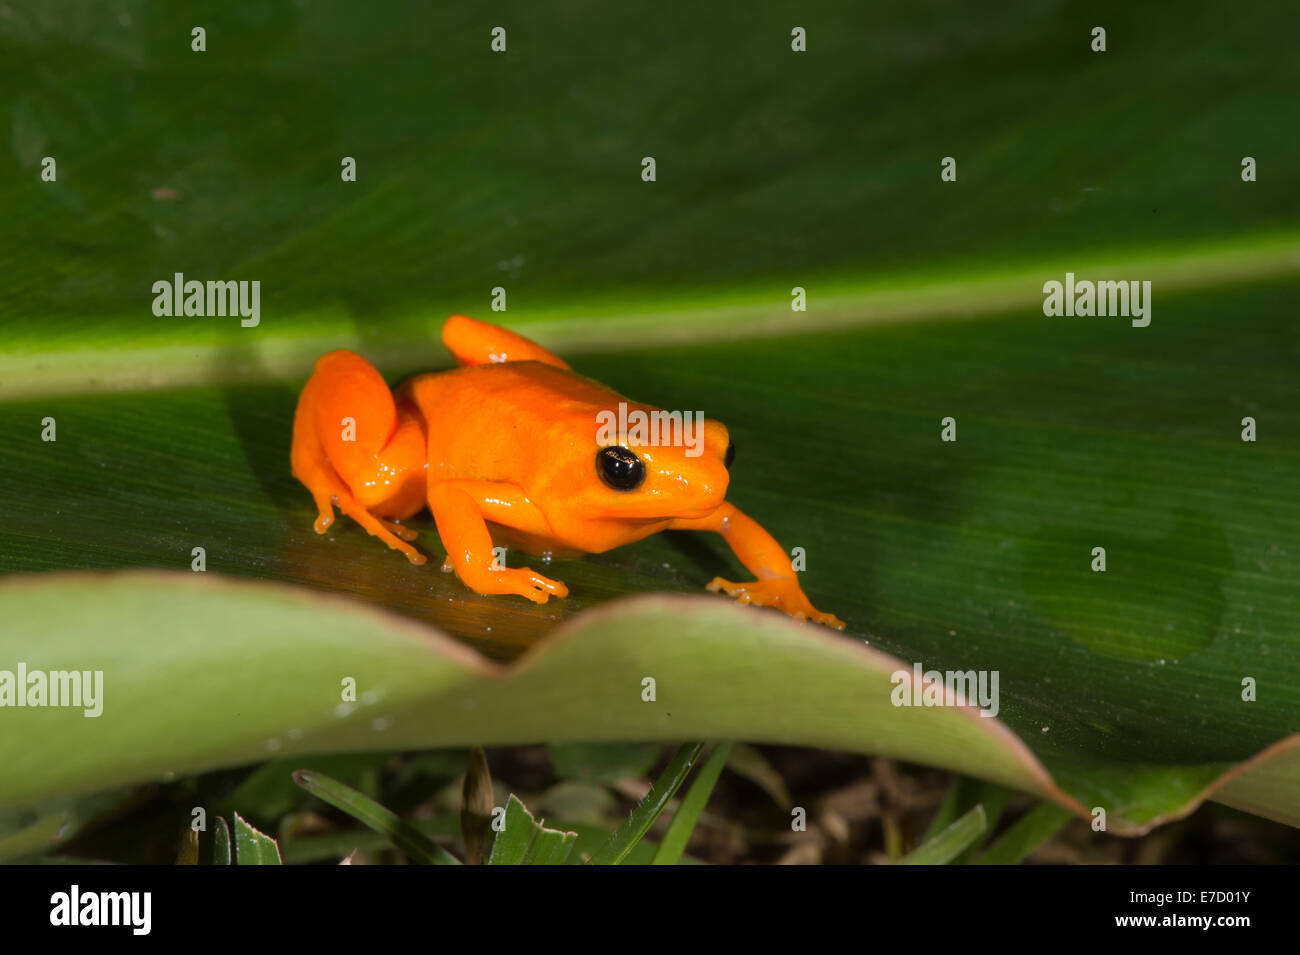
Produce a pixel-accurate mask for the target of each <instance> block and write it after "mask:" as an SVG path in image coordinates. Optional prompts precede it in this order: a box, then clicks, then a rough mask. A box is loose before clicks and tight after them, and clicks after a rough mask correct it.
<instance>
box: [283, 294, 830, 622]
mask: <svg viewBox="0 0 1300 955" xmlns="http://www.w3.org/2000/svg"><path fill="white" fill-rule="evenodd" d="M442 340H443V343H444V344H445V345H446V346H447V349H448V350H449V351H450V352H451V353H452V354H453V355H454V356H455V357H456V360H457V362H458V363H459V364H460V366H461V367H459V368H456V369H452V370H450V371H444V372H438V373H435V374H428V375H418V376H416V377H415V378H412V379H411V380H410V381H407V382H406V383H405V384H403V385H401V386H400V387H399V388H398V389H397V390H396V392H392V391H389V388H388V386H387V385H386V384H385V383H384V380H383V378H381V377H380V375H379V372H377V371H376V370H375V369H374V367H373V366H372V365H371V364H370V363H369V362H367V361H366V360H365V359H364V358H362V357H361V356H360V355H357V354H355V353H354V352H350V351H333V352H330V353H329V354H327V355H323V356H322V357H321V358H320V359H319V360H318V361H317V362H316V367H315V370H314V371H313V373H312V376H311V378H310V380H309V381H308V382H307V384H306V386H305V387H304V388H303V390H302V395H301V397H300V398H299V399H298V410H297V412H296V414H295V415H294V421H293V451H292V455H291V460H292V464H293V474H294V476H295V477H296V478H298V480H299V481H301V482H302V483H303V484H304V485H306V487H307V489H308V490H309V491H311V493H312V496H313V497H314V498H315V499H316V508H317V510H318V511H319V515H320V516H319V517H317V519H316V525H315V526H316V532H317V533H318V534H323V533H325V531H326V530H327V529H328V528H329V527H330V525H331V524H333V523H334V508H333V505H335V504H337V505H338V507H339V510H341V511H342V512H343V513H344V514H346V515H348V516H349V517H351V518H352V519H353V520H355V521H356V522H357V523H358V524H360V525H361V526H362V527H364V528H365V529H366V530H367V531H369V532H370V533H371V534H372V535H374V536H375V537H378V538H379V539H380V540H382V541H383V542H384V543H386V544H387V545H388V546H389V547H391V548H393V549H394V550H399V551H401V552H402V553H403V554H405V555H406V557H407V559H409V560H410V561H411V563H413V564H423V563H424V562H425V557H424V555H423V554H421V553H420V552H419V551H417V550H416V549H415V548H414V547H412V546H411V543H410V542H411V541H413V540H415V537H416V535H415V532H414V531H412V530H411V529H410V528H407V527H403V526H402V525H401V524H398V523H394V522H395V521H400V520H403V519H405V518H408V517H410V516H411V515H413V514H415V513H416V512H417V511H420V510H422V509H423V508H425V507H428V508H429V510H430V511H431V512H432V513H433V518H434V521H435V522H436V524H437V528H438V536H439V537H441V538H442V543H443V546H444V547H445V548H446V549H447V567H449V568H450V569H452V570H454V571H455V572H456V575H457V576H458V577H459V578H460V579H461V581H463V582H464V583H465V585H466V586H468V587H470V588H471V589H472V590H475V591H477V592H478V593H480V594H519V595H520V596H523V597H527V598H528V599H529V600H532V601H534V602H536V603H546V601H547V600H548V599H549V598H550V597H551V596H556V597H565V596H568V593H569V590H568V588H567V587H566V586H565V585H564V584H563V583H561V582H560V581H558V580H551V579H550V578H549V577H544V576H542V575H541V574H539V573H537V572H536V571H534V570H531V569H529V568H526V567H509V568H507V567H503V566H501V565H500V563H498V562H497V561H496V559H495V555H494V553H493V540H494V539H496V540H497V541H500V542H502V543H504V544H505V545H506V546H508V547H511V548H517V549H520V550H523V551H525V552H528V553H533V554H548V553H549V554H556V555H571V554H575V553H601V552H603V551H607V550H610V549H611V548H614V547H619V546H621V545H623V544H630V543H632V542H633V541H638V540H640V539H642V538H643V537H648V536H650V535H651V534H655V533H658V532H659V531H662V530H665V529H674V530H698V531H714V532H716V533H718V534H721V535H722V537H723V539H724V540H725V541H726V542H727V543H728V544H729V545H730V546H731V549H732V550H733V551H735V554H736V556H737V557H738V558H739V559H740V561H741V563H743V564H744V565H745V566H746V567H747V568H748V569H749V571H750V573H752V574H754V576H756V577H757V578H758V580H756V581H751V582H748V583H733V582H731V581H728V580H723V579H722V578H720V577H719V578H715V579H714V580H713V581H712V582H711V583H710V584H709V585H708V589H709V590H711V591H715V592H716V591H724V592H726V593H727V594H728V595H730V596H732V597H734V598H736V599H737V600H739V601H741V602H742V603H752V604H757V605H759V606H764V607H776V608H777V609H779V610H783V611H784V612H786V613H787V614H790V615H791V616H793V617H796V618H798V619H801V620H803V619H809V620H815V621H817V622H818V623H823V624H826V625H827V626H829V627H835V628H837V629H841V630H842V629H843V628H844V624H843V623H842V622H841V621H840V620H839V619H838V618H837V617H835V616H834V615H832V614H829V613H822V612H821V611H819V610H817V609H816V608H814V607H813V605H812V604H811V603H809V602H808V598H807V597H806V596H804V593H803V590H802V589H801V588H800V586H799V581H798V579H797V578H796V576H795V572H794V570H793V569H792V568H791V565H790V557H789V556H788V555H787V554H786V552H785V551H784V550H783V549H782V547H781V545H780V544H778V543H777V542H776V541H775V540H774V539H773V538H772V536H771V535H770V534H768V533H767V531H765V530H763V528H762V527H761V526H759V524H758V523H757V522H756V521H754V520H753V519H752V518H750V517H747V516H746V515H745V514H743V513H742V512H741V511H740V510H738V509H737V508H736V507H735V506H734V505H732V504H729V503H727V501H726V499H725V498H726V493H727V483H728V479H729V474H728V467H729V466H730V464H731V457H732V454H733V453H734V448H733V447H732V445H731V441H730V438H729V436H728V434H727V428H726V426H725V425H723V424H721V423H720V422H717V421H712V420H704V421H703V423H702V428H703V442H702V447H700V446H699V444H700V443H699V442H696V445H697V446H696V447H694V448H691V447H689V446H683V445H682V444H680V443H678V444H673V443H658V444H653V445H650V444H643V443H640V442H632V441H629V440H628V435H627V434H626V433H620V432H617V431H615V433H613V434H612V436H611V435H610V429H609V427H608V422H609V421H610V415H611V414H613V413H614V409H618V408H619V407H620V403H623V404H624V407H625V409H632V410H634V411H635V410H640V411H642V412H645V413H647V414H648V413H649V412H653V411H657V410H658V409H655V408H653V407H652V406H650V405H643V404H637V403H635V402H629V401H627V399H625V398H623V397H621V396H620V395H618V394H617V393H616V392H613V391H611V390H609V389H608V388H606V387H604V386H603V385H600V384H598V383H597V382H594V381H592V380H591V379H589V378H584V377H582V376H581V375H578V374H576V373H575V372H573V371H572V370H571V369H570V368H569V366H568V365H567V364H565V363H564V361H562V360H561V359H560V358H558V357H556V356H555V355H553V354H551V353H550V352H549V351H547V350H546V349H544V348H542V347H541V346H539V345H537V344H535V343H533V342H531V341H529V340H528V339H526V338H523V337H522V336H520V335H516V334H515V333H514V332H510V331H507V330H506V329H504V328H500V327H499V326H496V325H489V324H487V323H485V322H478V321H475V320H474V319H471V318H466V317H464V316H462V315H453V316H452V317H451V318H449V319H447V321H446V322H445V323H444V325H443V327H442ZM628 414H630V412H629V413H628ZM619 420H620V421H625V420H627V417H626V416H625V417H623V418H620V419H619ZM692 452H693V453H692ZM447 567H444V569H447Z"/></svg>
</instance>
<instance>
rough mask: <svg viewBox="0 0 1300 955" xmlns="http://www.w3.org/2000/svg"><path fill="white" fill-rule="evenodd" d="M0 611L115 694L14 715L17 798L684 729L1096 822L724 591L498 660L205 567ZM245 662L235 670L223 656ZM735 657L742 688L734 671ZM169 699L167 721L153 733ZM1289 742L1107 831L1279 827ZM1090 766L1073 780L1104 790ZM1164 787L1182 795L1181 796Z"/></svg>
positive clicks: (999, 743)
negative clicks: (90, 705)
mask: <svg viewBox="0 0 1300 955" xmlns="http://www.w3.org/2000/svg"><path fill="white" fill-rule="evenodd" d="M92 594H93V597H92ZM0 618H3V619H5V620H7V621H9V622H10V624H11V628H10V629H9V630H7V631H5V632H4V633H0V654H2V656H0V659H10V660H13V659H20V660H25V661H26V662H27V663H28V665H29V666H30V667H31V668H32V669H36V668H42V669H45V670H60V669H85V668H89V669H92V670H95V669H99V670H102V671H103V672H104V674H105V687H106V688H111V689H112V694H113V695H112V696H111V697H109V696H106V697H105V700H104V704H103V705H104V711H103V714H102V715H101V716H100V717H98V718H86V717H84V716H82V715H81V714H80V711H75V710H74V711H72V712H71V713H70V712H69V711H68V710H67V709H62V708H53V707H23V708H15V709H12V710H10V711H9V712H8V714H7V716H6V720H7V721H8V722H9V724H10V725H11V727H12V728H13V730H14V731H13V732H11V733H7V734H4V735H3V736H0V763H2V764H3V765H6V766H8V767H10V777H9V783H8V785H7V786H6V787H5V789H4V791H3V792H2V793H0V799H4V800H6V801H7V802H8V803H10V804H13V805H24V804H27V805H30V804H32V803H35V802H39V801H40V800H41V799H43V798H46V797H49V796H52V795H55V794H58V793H75V792H85V791H90V790H95V789H100V788H106V787H108V786H112V785H117V784H123V783H127V782H132V781H141V780H146V779H150V778H156V777H158V776H160V775H162V774H163V773H165V772H169V771H171V772H193V771H197V770H201V769H206V768H211V767H214V766H218V765H232V764H240V763H247V762H249V761H250V760H254V759H257V758H259V756H262V755H264V754H266V753H268V752H275V753H276V754H277V755H279V756H281V757H284V758H288V757H289V756H292V755H295V754H310V753H313V752H340V751H356V750H364V749H368V748H370V749H377V750H383V751H392V750H399V749H417V748H425V747H438V746H451V745H462V744H465V743H466V741H467V740H469V739H475V740H478V741H480V742H482V743H483V744H485V745H508V744H519V743H531V742H537V741H540V740H552V741H563V740H566V739H569V740H578V739H591V738H593V737H603V738H605V739H609V740H617V739H654V738H656V737H658V738H660V739H664V740H670V739H672V738H674V737H675V736H677V735H678V734H681V733H689V734H690V735H693V736H701V737H711V738H715V739H716V738H723V739H726V738H730V737H734V736H748V737H750V738H751V739H755V740H758V741H762V742H770V743H800V744H805V745H814V746H823V747H826V748H833V749H846V750H853V751H858V752H871V753H878V754H881V755H887V756H894V757H900V758H909V757H911V758H923V759H924V760H925V761H927V762H930V763H932V764H934V765H937V766H941V767H944V768H947V769H951V770H953V771H955V772H958V773H962V774H965V775H970V776H977V777H980V778H985V779H989V780H991V781H995V782H997V783H999V784H1001V785H1004V786H1008V787H1011V788H1015V789H1020V790H1022V791H1025V792H1030V793H1034V794H1037V795H1039V796H1041V797H1043V798H1049V799H1053V800H1055V801H1057V802H1058V803H1060V804H1062V805H1065V806H1067V807H1069V808H1071V809H1072V810H1073V811H1075V812H1076V813H1077V814H1079V815H1080V816H1087V814H1088V813H1087V810H1086V809H1085V806H1084V804H1082V803H1079V802H1077V801H1075V800H1073V799H1072V798H1071V796H1070V795H1069V794H1068V793H1067V792H1066V791H1063V790H1061V789H1060V788H1058V787H1057V786H1056V784H1055V783H1054V781H1053V780H1052V778H1051V777H1050V776H1049V775H1048V773H1047V772H1046V771H1045V770H1044V768H1043V767H1042V766H1041V764H1039V763H1038V762H1037V761H1036V760H1035V758H1034V757H1033V756H1032V755H1031V754H1030V753H1029V751H1028V750H1027V749H1026V748H1025V747H1024V746H1023V745H1022V744H1021V743H1020V742H1019V741H1018V740H1017V739H1016V738H1015V737H1014V736H1013V735H1012V734H1011V733H1009V732H1008V731H1007V730H1006V728H1005V727H1003V726H1002V725H1001V724H1000V723H999V722H998V721H997V720H992V719H987V718H984V717H980V716H977V715H975V714H974V713H973V712H972V711H969V710H963V709H960V708H955V707H921V708H901V709H900V708H899V707H895V706H894V705H893V704H892V702H891V696H892V695H893V692H894V690H895V683H894V681H893V679H892V674H894V673H895V672H896V671H897V670H898V669H899V667H900V661H898V660H895V659H891V658H889V657H887V656H885V655H883V654H881V653H879V652H878V651H875V650H872V649H868V648H865V647H862V646H860V645H857V644H855V642H854V641H851V640H846V639H844V638H842V637H839V636H836V635H832V634H830V633H829V632H824V631H823V630H821V629H819V628H814V627H810V626H807V625H799V624H796V623H794V622H792V621H788V620H786V619H784V618H782V617H780V616H779V615H776V614H771V613H756V612H754V611H752V610H747V609H745V608H740V607H734V606H731V605H729V604H728V603H726V602H724V601H720V600H714V599H710V598H702V597H666V596H654V597H642V598H638V599H636V600H630V601H627V602H623V603H620V604H617V605H613V606H611V607H610V608H608V609H607V610H604V611H602V612H601V613H599V614H592V615H590V617H587V618H582V619H579V620H578V621H576V622H575V623H573V624H570V625H569V626H568V627H567V628H566V630H565V631H564V632H561V633H557V634H556V635H555V636H554V637H553V638H552V639H551V640H549V641H547V642H546V643H544V644H543V645H541V646H540V647H538V648H537V649H536V650H535V651H534V652H533V654H531V655H530V656H529V657H527V658H526V659H525V660H524V661H523V662H522V663H520V664H517V665H513V666H510V667H505V668H501V667H498V666H496V665H494V664H490V663H488V662H486V661H484V660H483V659H482V658H480V657H478V656H477V655H475V654H473V653H471V652H470V651H467V650H466V649H464V648H463V647H462V646H460V645H459V644H456V643H454V642H452V641H449V640H447V639H446V638H444V637H441V636H439V635H437V634H436V633H433V632H432V631H430V630H428V629H427V628H424V627H422V626H420V625H418V624H415V623H412V622H410V621H406V620H403V619H401V618H399V617H395V616H392V615H389V614H384V613H379V612H377V611H374V610H370V609H368V608H365V607H363V606H359V605H357V604H355V603H354V602H351V601H347V600H343V599H341V598H337V597H328V596H323V595H318V594H314V593H310V592H303V591H299V590H296V589H290V588H284V587H280V586H274V585H268V584H253V583H247V582H238V581H232V580H229V579H221V578H217V577H215V576H212V575H207V576H205V575H194V574H175V575H161V574H157V573H128V574H122V575H116V576H114V575H109V576H101V577H97V578H94V577H87V576H85V575H70V576H66V577H65V576H62V575H46V576H42V577H39V578H33V579H22V578H9V579H8V580H6V581H2V582H0ZM15 634H22V635H23V639H22V641H21V642H19V641H17V640H15V638H14V635H15ZM231 656H233V657H235V658H237V659H240V660H242V661H244V662H243V665H242V666H241V667H240V668H238V669H235V668H230V667H227V666H225V665H224V663H223V661H225V660H227V659H228V658H229V657H231ZM738 660H743V661H745V671H744V672H745V679H744V680H738V679H737V678H736V661H738ZM285 673H293V674H294V676H293V679H290V680H286V679H284V677H283V674H285ZM629 674H632V675H631V676H629ZM645 674H654V676H655V678H656V680H657V683H658V686H659V688H660V691H659V697H658V702H655V703H647V702H643V701H642V699H641V676H642V675H645ZM200 675H201V677H202V678H201V679H200V678H199V677H200ZM345 678H350V679H354V680H356V685H357V687H358V700H357V702H356V703H355V704H352V703H346V702H340V698H341V686H342V681H343V680H344V679H345ZM182 686H183V687H185V689H184V691H183V692H179V693H178V691H177V689H176V688H177V687H182ZM107 693H108V689H105V694H107ZM231 700H238V701H239V714H240V715H239V719H238V720H213V719H212V718H211V714H212V713H221V712H227V711H228V708H229V707H230V705H231V703H230V701H231ZM164 704H165V705H166V706H167V707H168V713H169V719H168V720H167V721H166V722H165V723H162V724H160V723H159V722H158V720H157V719H156V712H157V707H158V706H162V705H164ZM467 712H469V713H472V714H473V717H472V719H469V720H466V718H465V715H464V714H466V713H467ZM37 741H39V743H38V742H37ZM1294 751H1295V750H1294V747H1292V746H1287V747H1277V748H1275V749H1274V750H1271V751H1270V752H1269V753H1267V754H1263V755H1261V757H1260V758H1259V759H1257V760H1255V761H1253V762H1251V763H1249V764H1247V765H1245V766H1243V767H1242V768H1240V769H1239V770H1238V771H1237V772H1235V773H1234V774H1233V775H1231V776H1230V777H1228V778H1227V779H1226V780H1223V781H1222V782H1216V778H1215V777H1216V775H1217V773H1216V772H1215V768H1214V767H1208V768H1191V769H1188V770H1185V771H1184V770H1179V774H1177V775H1176V774H1174V773H1172V772H1171V771H1169V770H1157V769H1152V768H1147V769H1146V770H1145V772H1143V769H1142V767H1136V768H1134V767H1131V766H1125V767H1117V768H1115V769H1113V770H1111V773H1112V778H1111V779H1109V780H1107V779H1102V783H1103V784H1104V785H1106V786H1108V787H1109V789H1108V791H1109V792H1110V793H1111V794H1112V795H1110V796H1108V797H1106V798H1107V800H1108V805H1110V806H1111V807H1112V810H1111V811H1110V812H1109V822H1110V828H1111V829H1112V830H1114V831H1124V829H1125V827H1126V826H1131V825H1132V823H1131V821H1130V819H1131V816H1132V815H1137V814H1139V812H1138V811H1143V812H1148V811H1149V807H1150V806H1152V805H1156V806H1158V805H1161V802H1160V801H1161V800H1168V801H1171V802H1172V803H1173V806H1174V807H1175V808H1176V809H1178V810H1180V811H1182V812H1186V811H1189V809H1190V807H1192V806H1194V805H1195V804H1196V803H1197V802H1199V801H1200V800H1201V799H1204V798H1206V797H1207V796H1208V795H1210V794H1211V793H1212V792H1213V789H1212V788H1210V787H1211V785H1212V784H1213V785H1225V786H1228V787H1229V788H1230V789H1231V791H1232V793H1233V798H1234V799H1236V800H1238V801H1240V802H1243V803H1246V802H1248V801H1250V800H1255V802H1254V803H1252V804H1254V805H1261V806H1262V805H1267V806H1268V807H1270V808H1269V812H1271V813H1276V814H1278V815H1279V816H1282V817H1284V818H1285V815H1286V813H1288V812H1292V813H1293V812H1294V807H1295V805H1296V803H1295V801H1288V799H1287V797H1288V794H1289V792H1290V790H1289V789H1288V787H1289V786H1290V785H1293V783H1294V775H1287V774H1281V775H1278V774H1275V773H1274V772H1273V767H1274V765H1275V761H1277V760H1286V759H1289V758H1291V756H1292V755H1293V754H1294ZM51 753H58V754H59V758H58V759H50V758H49V754H51ZM1091 772H1092V773H1093V775H1092V777H1082V776H1081V777H1080V778H1082V779H1083V781H1084V782H1085V783H1086V782H1087V779H1088V778H1094V779H1095V778H1099V777H1098V776H1097V770H1096V769H1095V768H1094V769H1093V770H1092V771H1091ZM1134 779H1137V780H1138V782H1139V783H1141V782H1143V780H1146V785H1150V786H1155V785H1159V786H1161V787H1162V788H1160V789H1158V790H1157V791H1156V792H1157V795H1156V796H1155V797H1142V796H1141V791H1140V790H1139V791H1138V796H1139V798H1145V800H1146V801H1145V802H1143V801H1139V802H1138V803H1136V807H1137V809H1136V810H1135V809H1134V804H1128V803H1123V802H1118V800H1117V799H1116V797H1115V795H1114V794H1115V793H1119V794H1124V793H1125V792H1126V790H1125V788H1124V787H1125V785H1126V784H1131V781H1132V780H1134ZM1170 780H1176V781H1178V782H1179V785H1178V787H1177V788H1174V789H1172V790H1171V789H1169V788H1168V783H1169V781H1170ZM1254 780H1258V781H1259V786H1260V788H1259V789H1258V790H1256V789H1255V788H1254V783H1253V781H1254ZM1089 805H1097V803H1090V804H1089ZM1274 807H1275V808H1274ZM1126 813H1129V814H1130V815H1129V816H1126ZM1147 818H1149V817H1147Z"/></svg>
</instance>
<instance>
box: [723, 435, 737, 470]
mask: <svg viewBox="0 0 1300 955" xmlns="http://www.w3.org/2000/svg"><path fill="white" fill-rule="evenodd" d="M734 460H736V442H735V441H732V442H730V443H729V444H728V445H727V456H726V457H725V458H723V459H722V466H723V467H725V468H726V469H727V470H728V471H730V470H731V462H732V461H734Z"/></svg>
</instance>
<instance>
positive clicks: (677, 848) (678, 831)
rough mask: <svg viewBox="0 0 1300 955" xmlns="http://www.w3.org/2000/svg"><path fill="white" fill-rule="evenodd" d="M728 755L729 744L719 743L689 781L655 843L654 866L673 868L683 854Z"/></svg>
mask: <svg viewBox="0 0 1300 955" xmlns="http://www.w3.org/2000/svg"><path fill="white" fill-rule="evenodd" d="M730 756H731V744H730V743H719V744H718V745H717V746H715V747H714V748H713V752H711V753H710V754H709V758H708V759H706V760H705V761H704V765H703V766H701V767H700V771H699V773H698V774H697V775H696V777H695V779H694V780H693V781H692V782H691V787H690V789H688V790H687V791H686V796H685V797H684V798H683V799H682V801H681V803H680V804H679V805H678V807H677V811H676V812H675V813H673V818H672V819H671V820H670V821H669V823H668V829H667V830H666V831H665V832H664V837H663V839H662V840H661V841H660V842H659V849H658V850H657V851H656V852H655V856H654V865H677V863H678V862H680V861H681V858H682V855H683V854H684V853H685V852H686V844H687V843H688V842H690V840H691V833H693V832H694V831H695V826H696V824H697V823H698V822H699V821H700V814H701V813H703V812H704V807H705V806H706V805H707V804H708V802H709V797H710V796H712V795H713V787H714V786H716V785H717V782H718V777H719V776H721V775H722V768H723V767H724V766H725V765H727V760H728V759H729V758H730Z"/></svg>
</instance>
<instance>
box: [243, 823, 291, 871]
mask: <svg viewBox="0 0 1300 955" xmlns="http://www.w3.org/2000/svg"><path fill="white" fill-rule="evenodd" d="M235 862H236V864H238V865H281V864H282V861H281V859H280V847H279V846H278V845H276V843H275V840H274V839H272V838H271V837H270V836H268V835H267V834H266V833H264V832H259V831H258V830H257V829H254V828H253V827H252V826H250V825H249V824H248V823H247V822H245V821H244V819H243V818H242V817H241V816H240V815H239V813H235Z"/></svg>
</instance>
